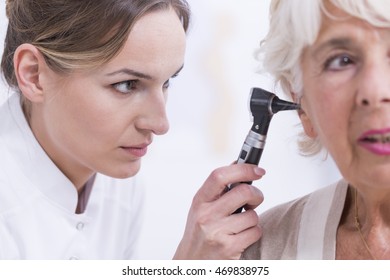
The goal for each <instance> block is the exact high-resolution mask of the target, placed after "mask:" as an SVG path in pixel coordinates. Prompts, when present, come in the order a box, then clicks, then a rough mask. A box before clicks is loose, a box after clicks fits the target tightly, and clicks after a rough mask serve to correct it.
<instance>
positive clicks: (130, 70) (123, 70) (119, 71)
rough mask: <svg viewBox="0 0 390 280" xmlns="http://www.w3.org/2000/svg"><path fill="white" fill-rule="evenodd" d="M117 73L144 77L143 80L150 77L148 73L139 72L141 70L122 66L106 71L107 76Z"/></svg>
mask: <svg viewBox="0 0 390 280" xmlns="http://www.w3.org/2000/svg"><path fill="white" fill-rule="evenodd" d="M118 74H126V75H129V76H135V77H137V78H140V79H145V80H151V79H152V76H150V75H147V74H144V73H141V72H138V71H135V70H132V69H129V68H122V69H120V70H117V71H114V72H111V73H108V74H107V76H114V75H118Z"/></svg>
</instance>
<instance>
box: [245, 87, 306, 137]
mask: <svg viewBox="0 0 390 280" xmlns="http://www.w3.org/2000/svg"><path fill="white" fill-rule="evenodd" d="M249 108H250V111H251V113H252V115H253V118H254V123H253V127H252V130H253V131H255V132H257V133H260V134H262V135H266V134H267V130H268V126H269V123H270V122H271V119H272V116H273V114H275V113H277V112H279V111H284V110H297V109H299V108H300V105H299V104H297V103H293V102H289V101H285V100H282V99H279V98H278V97H277V96H276V95H275V94H273V93H271V92H269V91H266V90H264V89H261V88H252V91H251V96H250V100H249Z"/></svg>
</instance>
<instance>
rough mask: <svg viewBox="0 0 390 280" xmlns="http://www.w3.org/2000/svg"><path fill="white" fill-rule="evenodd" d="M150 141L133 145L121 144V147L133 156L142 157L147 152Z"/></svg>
mask: <svg viewBox="0 0 390 280" xmlns="http://www.w3.org/2000/svg"><path fill="white" fill-rule="evenodd" d="M150 144H151V142H148V143H144V144H140V145H135V146H121V149H123V150H124V151H126V152H128V153H129V154H131V155H133V156H135V157H143V156H144V155H146V153H147V152H148V146H149V145H150Z"/></svg>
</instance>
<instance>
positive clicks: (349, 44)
mask: <svg viewBox="0 0 390 280" xmlns="http://www.w3.org/2000/svg"><path fill="white" fill-rule="evenodd" d="M270 20H271V21H270V30H269V33H268V35H267V36H266V38H265V40H264V41H263V43H262V45H261V49H260V52H259V54H261V55H263V57H262V59H263V63H264V67H265V70H266V71H267V72H270V73H271V74H272V75H273V76H274V77H275V79H276V82H277V83H279V84H280V85H281V86H282V88H283V90H284V91H285V92H286V93H287V94H289V95H290V94H291V96H292V97H293V99H294V100H295V101H299V102H300V103H301V105H302V110H301V111H300V113H299V116H300V119H301V122H302V125H303V128H304V134H305V136H306V139H305V140H304V139H302V141H301V143H300V147H301V149H302V151H304V152H305V153H306V154H314V153H316V152H318V151H319V150H321V149H322V148H323V149H325V150H326V151H327V152H328V153H329V155H331V156H332V157H333V159H334V161H335V163H336V165H337V166H338V169H339V171H340V172H341V174H342V177H343V178H342V179H341V180H340V181H339V182H336V183H335V184H333V185H331V186H328V187H326V188H323V189H320V190H318V191H316V192H314V193H311V194H309V195H307V196H305V197H303V198H299V199H297V200H295V201H292V202H288V203H286V204H283V205H280V206H277V207H275V208H273V209H270V210H268V211H267V212H266V213H264V214H262V215H261V216H260V224H261V226H262V229H263V236H262V238H261V239H260V240H259V241H258V242H256V243H255V244H254V245H253V246H251V247H249V248H248V249H247V250H246V251H245V252H244V254H243V256H242V258H243V259H390V243H389V240H390V79H389V77H390V5H389V2H388V1H370V0H357V1H347V0H306V1H302V0H273V1H272V3H271V9H270Z"/></svg>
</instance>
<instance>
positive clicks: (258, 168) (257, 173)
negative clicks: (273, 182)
mask: <svg viewBox="0 0 390 280" xmlns="http://www.w3.org/2000/svg"><path fill="white" fill-rule="evenodd" d="M253 170H254V171H255V174H256V175H260V176H263V175H264V174H265V170H264V169H263V168H260V167H257V166H256V167H255V168H254V169H253Z"/></svg>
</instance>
